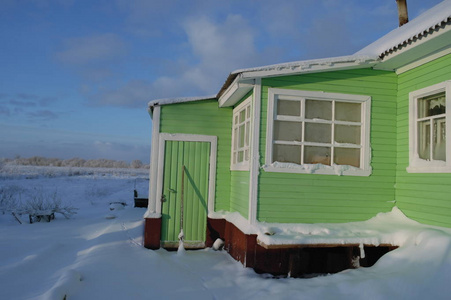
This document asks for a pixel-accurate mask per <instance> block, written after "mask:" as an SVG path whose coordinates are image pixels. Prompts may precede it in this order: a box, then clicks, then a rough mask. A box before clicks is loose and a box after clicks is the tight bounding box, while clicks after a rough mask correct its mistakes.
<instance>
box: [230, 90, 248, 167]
mask: <svg viewBox="0 0 451 300" xmlns="http://www.w3.org/2000/svg"><path fill="white" fill-rule="evenodd" d="M247 108H249V110H248V111H249V114H246V115H245V118H244V121H243V122H239V121H238V124H236V122H235V120H236V119H237V118H238V120H239V115H240V113H241V112H242V111H243V110H244V111H246V109H247ZM241 126H244V134H245V137H244V146H243V147H240V148H239V147H238V140H239V139H240V136H239V132H240V131H239V128H240V127H241ZM235 129H237V130H235ZM251 130H252V96H250V97H248V98H247V99H245V100H244V101H243V102H241V103H240V104H239V105H238V106H237V107H235V108H234V109H233V116H232V151H231V157H230V170H232V171H248V170H249V160H250V156H251V147H250V143H251ZM235 131H236V132H238V136H237V135H236V134H235ZM246 133H247V139H246ZM240 151H243V152H244V153H246V151H247V153H248V157H246V155H245V154H243V161H242V162H235V159H234V158H235V155H236V157H238V152H240Z"/></svg>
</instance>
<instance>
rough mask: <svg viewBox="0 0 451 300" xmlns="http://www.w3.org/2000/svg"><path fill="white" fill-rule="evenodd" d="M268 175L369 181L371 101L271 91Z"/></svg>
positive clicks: (269, 97) (361, 97)
mask: <svg viewBox="0 0 451 300" xmlns="http://www.w3.org/2000/svg"><path fill="white" fill-rule="evenodd" d="M268 100H269V104H268V127H267V145H266V166H265V169H266V170H267V171H274V172H293V173H316V174H340V175H342V174H345V175H361V176H367V175H370V173H371V167H370V164H369V159H370V158H369V156H370V148H369V112H370V101H371V97H369V96H360V95H348V94H335V93H324V92H312V91H296V90H283V89H269V91H268Z"/></svg>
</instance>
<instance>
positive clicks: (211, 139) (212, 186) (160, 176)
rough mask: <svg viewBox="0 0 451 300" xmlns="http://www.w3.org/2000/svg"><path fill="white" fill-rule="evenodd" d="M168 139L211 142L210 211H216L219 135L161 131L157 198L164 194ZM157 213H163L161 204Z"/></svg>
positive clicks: (157, 206)
mask: <svg viewBox="0 0 451 300" xmlns="http://www.w3.org/2000/svg"><path fill="white" fill-rule="evenodd" d="M166 141H181V142H209V143H210V170H209V176H208V213H212V212H214V208H215V193H216V156H217V150H218V137H216V136H212V135H198V134H181V133H160V140H159V153H158V161H159V162H160V163H159V164H158V178H157V186H156V199H161V195H162V194H163V175H164V174H163V173H164V152H165V146H166ZM155 212H156V213H160V214H161V202H160V205H156V209H155Z"/></svg>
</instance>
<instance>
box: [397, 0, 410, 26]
mask: <svg viewBox="0 0 451 300" xmlns="http://www.w3.org/2000/svg"><path fill="white" fill-rule="evenodd" d="M396 4H397V5H398V19H399V27H401V26H402V25H404V24H406V23H407V22H409V16H408V15H407V3H406V0H396Z"/></svg>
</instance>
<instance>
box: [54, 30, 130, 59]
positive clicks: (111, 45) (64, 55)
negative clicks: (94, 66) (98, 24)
mask: <svg viewBox="0 0 451 300" xmlns="http://www.w3.org/2000/svg"><path fill="white" fill-rule="evenodd" d="M63 44H64V47H63V48H64V49H63V50H62V51H60V52H58V53H56V57H57V59H58V60H59V61H61V62H63V63H68V64H75V65H78V64H83V65H84V64H90V63H96V62H103V61H108V60H112V59H114V58H117V57H120V56H122V55H124V54H125V53H126V46H125V43H124V42H123V40H122V39H121V38H120V37H119V36H117V35H116V34H113V33H105V34H97V35H91V36H86V37H76V38H68V39H66V40H64V42H63Z"/></svg>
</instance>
